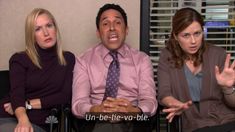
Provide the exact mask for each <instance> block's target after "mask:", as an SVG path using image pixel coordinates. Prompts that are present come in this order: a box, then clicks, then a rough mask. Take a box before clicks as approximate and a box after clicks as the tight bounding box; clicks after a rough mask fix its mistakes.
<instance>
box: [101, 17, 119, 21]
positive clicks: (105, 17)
mask: <svg viewBox="0 0 235 132" xmlns="http://www.w3.org/2000/svg"><path fill="white" fill-rule="evenodd" d="M107 18H108V16H106V17H103V18H102V19H101V21H104V20H105V19H107ZM115 18H117V19H121V17H120V16H115Z"/></svg>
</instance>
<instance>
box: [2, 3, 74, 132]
mask: <svg viewBox="0 0 235 132" xmlns="http://www.w3.org/2000/svg"><path fill="white" fill-rule="evenodd" d="M25 41H26V48H25V51H23V52H19V53H15V54H14V55H13V56H12V57H11V59H10V68H9V70H10V83H11V84H10V85H11V90H10V93H9V96H8V98H4V99H3V100H1V104H0V131H2V132H13V131H14V132H46V131H49V130H48V129H49V126H48V125H47V124H46V122H45V121H46V118H47V117H48V116H49V114H50V110H51V108H54V107H57V106H59V105H61V104H66V103H69V102H70V100H71V90H72V77H73V74H72V71H73V67H74V63H75V57H74V55H73V54H72V53H70V52H65V51H63V50H62V47H61V41H60V33H59V29H58V26H57V23H56V20H55V18H54V17H53V15H52V14H51V13H50V12H49V11H48V10H45V9H41V8H36V9H34V10H33V11H32V12H31V13H30V14H29V15H28V16H27V18H26V23H25Z"/></svg>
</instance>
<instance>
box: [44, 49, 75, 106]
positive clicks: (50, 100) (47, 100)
mask: <svg viewBox="0 0 235 132" xmlns="http://www.w3.org/2000/svg"><path fill="white" fill-rule="evenodd" d="M65 59H66V62H67V65H66V67H67V68H66V69H67V70H66V73H65V75H62V76H64V83H63V86H62V87H61V90H60V91H58V92H57V93H54V94H51V95H50V96H45V97H41V98H40V100H41V105H42V108H51V107H54V106H55V107H56V106H58V105H61V104H67V103H70V101H71V97H72V81H73V68H74V64H75V56H74V55H73V54H72V53H69V54H66V55H65Z"/></svg>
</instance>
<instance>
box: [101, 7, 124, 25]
mask: <svg viewBox="0 0 235 132" xmlns="http://www.w3.org/2000/svg"><path fill="white" fill-rule="evenodd" d="M109 9H113V10H116V11H118V12H120V13H121V15H122V17H123V19H124V22H125V25H126V26H127V16H126V12H125V11H124V10H123V9H122V7H120V6H119V5H116V4H105V5H104V6H102V7H101V8H100V10H99V12H98V14H97V16H96V27H97V29H99V23H100V17H101V15H102V13H103V12H105V11H107V10H109Z"/></svg>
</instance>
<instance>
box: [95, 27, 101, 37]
mask: <svg viewBox="0 0 235 132" xmlns="http://www.w3.org/2000/svg"><path fill="white" fill-rule="evenodd" d="M96 36H97V38H100V32H99V30H98V29H97V30H96Z"/></svg>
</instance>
